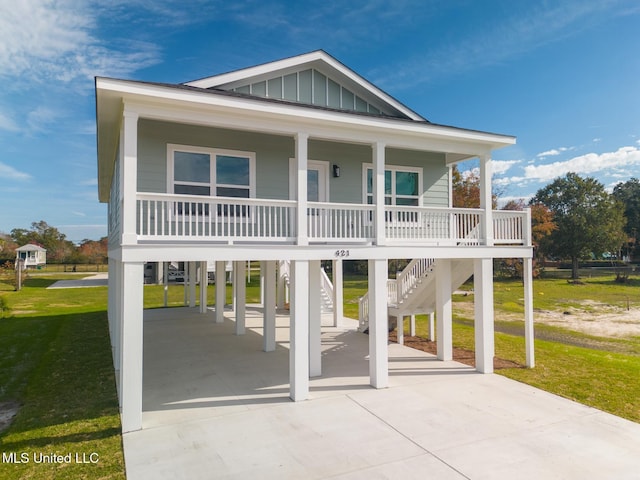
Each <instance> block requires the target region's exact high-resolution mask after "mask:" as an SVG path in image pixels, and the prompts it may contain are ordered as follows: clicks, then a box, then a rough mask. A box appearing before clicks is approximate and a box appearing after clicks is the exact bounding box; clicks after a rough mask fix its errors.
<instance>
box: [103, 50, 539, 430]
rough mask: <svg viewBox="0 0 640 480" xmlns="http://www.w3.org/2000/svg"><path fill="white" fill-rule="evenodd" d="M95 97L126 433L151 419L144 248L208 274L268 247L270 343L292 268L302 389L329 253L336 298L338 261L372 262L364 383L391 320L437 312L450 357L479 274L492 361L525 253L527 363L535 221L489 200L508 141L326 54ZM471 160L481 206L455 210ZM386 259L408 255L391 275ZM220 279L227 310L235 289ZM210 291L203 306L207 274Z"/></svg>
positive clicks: (120, 87)
mask: <svg viewBox="0 0 640 480" xmlns="http://www.w3.org/2000/svg"><path fill="white" fill-rule="evenodd" d="M96 97H97V98H96V102H97V137H98V188H99V197H100V201H101V202H108V204H109V325H110V333H111V338H112V345H113V350H114V364H115V368H116V371H117V375H116V376H117V383H118V391H119V399H120V405H121V410H122V424H123V431H125V432H126V431H132V430H136V429H140V428H141V427H142V413H141V410H142V374H143V365H142V363H143V362H142V343H143V335H142V333H143V296H144V289H143V277H144V274H143V268H144V264H145V262H160V263H162V262H186V264H187V265H188V266H190V268H189V270H190V271H191V272H192V274H191V277H192V278H193V277H194V274H193V272H196V271H198V272H199V273H198V275H199V279H200V280H201V285H203V286H206V284H207V281H206V278H207V277H206V275H207V268H206V266H207V263H209V264H210V265H211V264H212V263H213V262H215V265H216V266H217V270H218V271H219V272H222V271H224V269H225V265H227V264H228V262H233V263H232V265H233V268H234V275H239V277H238V278H242V276H243V275H244V269H245V268H246V262H247V261H249V260H251V261H260V262H261V265H262V268H263V275H264V279H265V280H264V283H265V287H264V349H265V351H269V350H273V349H274V348H275V310H276V285H277V284H278V278H282V277H283V276H287V278H288V281H289V284H290V287H291V291H290V311H291V317H290V318H291V320H290V364H289V370H290V372H289V376H290V397H291V398H292V399H293V400H294V401H298V400H303V399H305V398H307V395H308V392H309V377H310V376H314V375H318V374H319V373H320V372H321V365H320V359H321V356H320V299H319V296H320V291H321V290H322V286H321V280H320V279H321V268H320V262H321V261H322V260H334V283H335V284H336V285H335V286H336V288H335V289H334V291H335V292H338V293H335V295H336V299H335V303H336V305H335V308H336V309H337V311H338V312H339V311H340V305H341V302H342V299H341V298H340V297H341V294H340V293H339V292H340V291H341V289H340V288H339V287H340V284H341V278H340V271H341V267H340V265H341V261H343V260H345V259H348V260H354V259H361V260H362V259H364V260H368V285H369V287H368V291H369V294H368V295H367V297H366V299H365V301H364V302H363V305H362V308H361V310H362V313H361V317H362V318H361V323H363V324H364V326H365V327H366V328H365V329H367V330H368V333H369V348H370V352H369V354H370V361H369V363H370V383H371V385H372V386H373V387H375V388H384V387H386V386H387V385H388V368H387V363H388V357H387V355H388V353H387V342H388V318H389V316H395V317H397V318H400V319H402V318H403V316H404V315H412V314H415V313H431V312H435V316H436V326H437V344H438V357H439V358H440V359H444V360H447V359H451V357H452V309H451V308H452V302H451V295H452V291H453V290H454V289H455V288H457V286H459V285H460V284H461V283H463V282H464V281H466V280H467V279H468V278H469V277H470V276H471V275H473V277H474V290H475V331H476V367H477V369H478V370H479V371H481V372H492V370H493V356H494V345H493V335H494V324H493V260H494V259H495V258H519V259H522V260H523V262H524V299H525V325H526V328H525V330H526V333H527V358H528V360H527V362H528V364H529V365H533V346H532V345H533V344H532V342H533V336H532V331H533V330H532V329H533V327H532V303H531V299H532V286H531V257H532V248H531V243H530V217H529V214H528V212H526V211H525V212H513V211H509V212H507V211H493V210H492V201H491V200H492V198H491V152H492V151H493V150H494V149H498V148H501V147H504V146H508V145H512V144H514V143H515V138H514V137H511V136H506V135H499V134H494V133H487V132H482V131H475V130H466V129H462V128H456V127H451V126H443V125H438V124H435V123H432V122H430V121H427V120H426V119H425V118H423V117H422V116H421V115H419V114H417V113H416V112H414V111H413V110H411V109H410V108H408V107H406V106H405V105H403V104H402V103H400V102H398V101H397V100H395V99H394V98H393V97H391V96H390V95H388V94H387V93H385V92H384V91H382V90H380V89H379V88H377V87H376V86H375V85H373V84H371V83H370V82H368V81H367V80H365V79H364V78H362V77H361V76H359V75H358V74H356V73H355V72H354V71H352V70H351V69H349V68H348V67H346V66H345V65H343V64H342V63H340V62H339V61H338V60H336V59H335V58H333V57H331V56H330V55H328V54H327V53H325V52H324V51H315V52H311V53H307V54H304V55H300V56H296V57H292V58H286V59H284V60H279V61H275V62H271V63H267V64H263V65H258V66H254V67H250V68H246V69H242V70H238V71H233V72H230V73H225V74H221V75H216V76H213V77H209V78H204V79H201V80H196V81H191V82H187V83H183V84H178V85H173V84H163V83H152V82H140V81H130V80H118V79H111V78H97V79H96ZM472 158H477V159H479V165H480V182H481V184H480V186H481V195H480V197H481V198H480V203H481V204H480V208H478V209H458V208H453V206H452V200H451V199H452V194H451V187H452V180H451V169H452V166H453V165H455V164H456V163H458V162H461V161H464V160H467V159H472ZM390 259H414V260H412V261H411V262H410V264H409V266H408V267H407V269H405V271H403V272H401V273H400V274H399V275H398V278H397V279H396V280H393V281H389V280H388V277H389V275H388V261H389V260H390ZM336 272H337V275H335V273H336ZM218 277H219V278H221V279H223V278H224V276H223V275H219V276H218ZM222 281H224V280H222ZM243 284H244V282H242V281H240V282H238V284H237V288H236V296H237V299H236V312H235V313H236V315H235V321H236V333H238V334H242V333H243V331H244V318H243V317H244V295H245V292H244V289H243V288H242V285H243ZM216 290H217V292H218V293H219V294H218V293H217V294H216V305H215V307H216V308H215V311H216V314H215V318H216V321H218V322H222V321H223V320H224V316H223V315H224V308H223V307H224V293H223V292H224V288H218V289H216ZM194 292H195V288H194ZM199 303H200V309H201V311H202V312H205V311H206V309H207V305H206V287H205V288H202V289H201V295H200V299H199ZM193 304H194V305H195V300H194V303H193ZM213 327H215V325H213Z"/></svg>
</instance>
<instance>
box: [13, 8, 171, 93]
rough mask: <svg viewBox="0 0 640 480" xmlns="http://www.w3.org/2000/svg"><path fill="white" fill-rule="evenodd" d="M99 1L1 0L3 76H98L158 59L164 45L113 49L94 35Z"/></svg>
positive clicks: (68, 78)
mask: <svg viewBox="0 0 640 480" xmlns="http://www.w3.org/2000/svg"><path fill="white" fill-rule="evenodd" d="M97 12H98V10H97V9H96V5H94V4H93V2H86V1H83V0H58V1H47V2H43V1H41V0H21V1H19V2H9V1H2V2H0V78H2V77H4V78H18V79H19V81H18V82H16V83H14V88H20V87H21V86H24V85H28V84H29V83H31V82H46V81H50V80H57V81H62V82H69V81H72V80H74V79H76V78H83V79H85V78H88V77H92V76H93V75H122V74H125V73H128V72H132V71H134V70H137V69H139V68H144V67H145V66H149V65H152V64H154V63H157V62H158V60H159V55H158V47H157V46H155V45H153V44H149V43H140V42H138V43H136V44H132V43H131V42H128V45H129V51H128V52H127V51H120V50H116V49H114V48H110V47H108V46H107V45H105V44H104V42H103V41H101V40H99V39H98V38H96V37H95V36H94V35H93V33H92V32H93V31H94V30H95V29H96V28H97V25H98V18H97Z"/></svg>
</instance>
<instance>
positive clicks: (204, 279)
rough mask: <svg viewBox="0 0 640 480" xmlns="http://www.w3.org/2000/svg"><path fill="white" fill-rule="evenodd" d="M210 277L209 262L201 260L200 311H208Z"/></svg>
mask: <svg viewBox="0 0 640 480" xmlns="http://www.w3.org/2000/svg"><path fill="white" fill-rule="evenodd" d="M208 287H209V277H208V275H207V262H200V313H207V288H208Z"/></svg>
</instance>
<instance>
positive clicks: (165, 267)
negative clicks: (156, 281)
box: [162, 262, 169, 308]
mask: <svg viewBox="0 0 640 480" xmlns="http://www.w3.org/2000/svg"><path fill="white" fill-rule="evenodd" d="M162 284H163V286H164V288H163V291H164V308H167V307H168V306H169V262H162Z"/></svg>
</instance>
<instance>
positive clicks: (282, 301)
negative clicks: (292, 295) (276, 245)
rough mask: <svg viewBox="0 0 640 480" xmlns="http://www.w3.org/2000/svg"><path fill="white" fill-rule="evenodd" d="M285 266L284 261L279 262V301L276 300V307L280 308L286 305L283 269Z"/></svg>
mask: <svg viewBox="0 0 640 480" xmlns="http://www.w3.org/2000/svg"><path fill="white" fill-rule="evenodd" d="M283 266H284V261H283V260H280V261H279V262H278V282H277V284H276V294H277V297H276V298H277V300H276V305H277V306H278V308H284V304H285V303H286V301H287V300H286V292H285V290H286V284H285V280H284V275H283V273H282V269H283Z"/></svg>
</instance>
